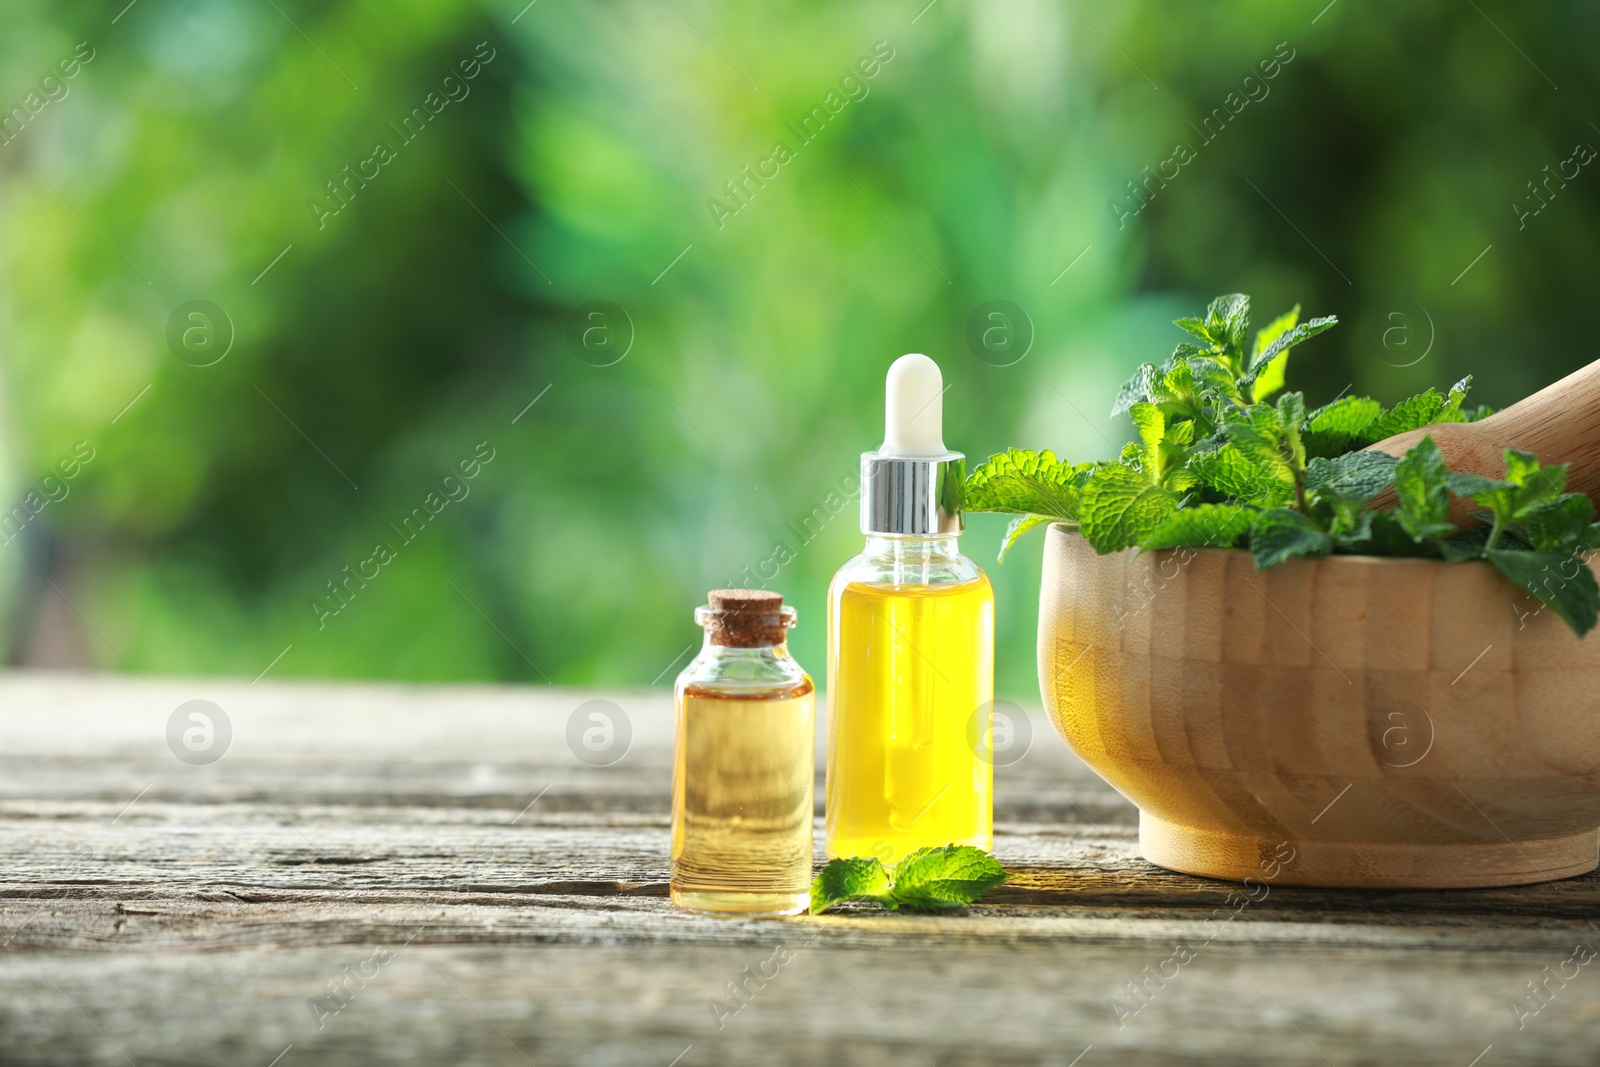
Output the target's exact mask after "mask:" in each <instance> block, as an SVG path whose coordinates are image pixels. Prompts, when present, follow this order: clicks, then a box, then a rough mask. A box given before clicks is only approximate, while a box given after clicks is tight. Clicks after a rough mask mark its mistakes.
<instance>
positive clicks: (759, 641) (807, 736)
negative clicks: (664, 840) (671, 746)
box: [672, 589, 816, 916]
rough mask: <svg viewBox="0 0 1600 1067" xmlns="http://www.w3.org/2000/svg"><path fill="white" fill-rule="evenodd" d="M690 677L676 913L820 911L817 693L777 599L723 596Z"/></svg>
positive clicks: (678, 815)
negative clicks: (815, 830) (814, 852)
mask: <svg viewBox="0 0 1600 1067" xmlns="http://www.w3.org/2000/svg"><path fill="white" fill-rule="evenodd" d="M707 601H708V603H707V605H706V606H705V607H700V608H696V609H695V613H694V617H695V622H697V623H699V624H700V625H701V626H702V627H704V628H705V644H704V645H703V646H702V647H701V649H700V655H698V656H696V657H695V659H694V660H693V661H692V662H690V664H689V665H688V666H687V667H685V668H684V670H683V673H682V674H680V675H678V681H677V685H676V687H675V696H676V706H677V739H676V745H675V759H674V766H673V781H672V902H673V903H674V904H676V905H678V906H679V907H680V908H686V909H688V910H690V911H698V912H704V913H707V914H714V915H745V916H751V915H796V914H799V913H800V912H803V911H805V910H806V908H807V907H808V906H809V904H810V890H811V823H812V804H813V788H814V781H815V775H816V755H815V753H816V733H815V731H816V688H815V687H814V686H813V685H812V684H811V679H810V677H808V676H807V675H806V672H805V671H803V670H801V669H800V665H799V664H798V663H796V662H795V661H794V660H793V659H792V658H790V656H789V650H788V646H787V643H786V640H787V636H786V635H787V631H788V629H789V628H790V627H791V626H793V625H794V622H795V611H794V609H793V608H790V607H785V606H784V605H783V598H782V597H780V596H779V595H778V594H777V593H771V592H766V591H763V590H746V589H714V590H712V591H711V593H710V594H709V595H708V596H707Z"/></svg>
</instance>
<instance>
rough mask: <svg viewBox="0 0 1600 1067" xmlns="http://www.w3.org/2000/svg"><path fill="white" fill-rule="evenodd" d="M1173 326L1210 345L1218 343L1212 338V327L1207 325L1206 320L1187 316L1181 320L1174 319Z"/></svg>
mask: <svg viewBox="0 0 1600 1067" xmlns="http://www.w3.org/2000/svg"><path fill="white" fill-rule="evenodd" d="M1172 325H1174V326H1176V327H1178V329H1180V330H1183V331H1184V332H1186V333H1189V334H1191V335H1193V336H1195V337H1198V338H1199V339H1200V340H1202V341H1205V342H1207V343H1208V344H1215V343H1217V342H1216V341H1215V340H1214V339H1213V338H1212V335H1211V327H1209V326H1207V325H1206V320H1205V319H1197V318H1194V317H1193V316H1189V315H1185V316H1184V317H1183V318H1181V319H1173V320H1172Z"/></svg>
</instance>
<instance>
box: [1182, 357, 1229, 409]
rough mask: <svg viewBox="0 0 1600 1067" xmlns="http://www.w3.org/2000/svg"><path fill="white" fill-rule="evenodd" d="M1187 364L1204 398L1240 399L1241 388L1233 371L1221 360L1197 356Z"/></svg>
mask: <svg viewBox="0 0 1600 1067" xmlns="http://www.w3.org/2000/svg"><path fill="white" fill-rule="evenodd" d="M1186 362H1187V363H1188V364H1189V372H1190V373H1191V374H1193V375H1194V380H1195V384H1196V385H1197V386H1198V387H1199V389H1200V395H1201V396H1202V397H1204V398H1206V399H1208V400H1213V401H1215V400H1232V399H1236V398H1237V397H1238V395H1239V387H1238V383H1237V382H1236V381H1235V380H1234V376H1233V371H1231V370H1229V369H1228V368H1227V367H1226V366H1225V365H1224V364H1223V363H1222V361H1221V360H1218V359H1213V358H1212V357H1211V356H1195V357H1193V358H1192V359H1189V360H1187V361H1186Z"/></svg>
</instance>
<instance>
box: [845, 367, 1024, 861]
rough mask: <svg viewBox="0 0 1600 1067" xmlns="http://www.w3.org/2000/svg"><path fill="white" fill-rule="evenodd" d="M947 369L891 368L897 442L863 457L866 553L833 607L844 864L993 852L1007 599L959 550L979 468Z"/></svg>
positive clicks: (889, 440)
mask: <svg viewBox="0 0 1600 1067" xmlns="http://www.w3.org/2000/svg"><path fill="white" fill-rule="evenodd" d="M944 393H945V389H944V386H943V381H942V376H941V375H940V373H939V368H938V365H937V364H935V363H934V362H933V361H932V360H931V359H929V358H928V357H927V356H922V355H908V356H902V357H901V358H900V359H898V360H896V361H895V363H894V365H893V366H892V367H890V368H889V375H888V381H887V383H886V386H885V390H884V395H885V404H884V416H885V417H884V423H885V432H884V443H883V446H882V447H881V448H879V449H878V450H877V451H876V452H868V453H865V454H864V455H862V457H861V532H862V533H864V534H866V535H867V545H866V549H865V551H863V552H862V553H861V554H860V555H858V556H856V557H855V558H854V559H852V560H851V561H850V562H848V563H846V564H845V565H844V566H843V567H842V568H840V570H839V573H838V574H837V575H835V576H834V580H833V586H832V589H831V590H830V592H829V597H828V710H829V715H828V779H827V839H826V848H827V852H828V855H829V856H832V857H851V856H876V857H877V858H878V859H880V860H882V861H883V862H885V863H895V862H898V861H899V860H900V859H902V858H904V857H905V855H906V854H907V853H909V852H912V851H914V850H916V849H918V848H922V847H924V846H933V847H937V846H941V845H949V844H963V845H974V846H976V847H978V848H982V849H985V850H987V849H989V848H990V847H991V846H992V845H993V844H994V762H993V759H992V757H991V755H990V751H989V744H990V742H991V731H992V728H993V708H994V593H993V591H992V590H991V589H990V587H989V579H988V578H986V577H985V576H984V574H983V571H982V570H980V569H979V568H978V565H977V564H976V563H974V562H972V560H970V559H968V558H966V557H965V556H963V555H962V554H961V552H960V549H959V548H958V547H957V544H956V535H957V534H959V533H960V532H961V484H962V480H963V475H964V473H965V459H964V457H963V456H962V455H961V453H959V452H951V451H950V450H948V449H947V448H945V446H944V436H943V409H942V403H943V397H944Z"/></svg>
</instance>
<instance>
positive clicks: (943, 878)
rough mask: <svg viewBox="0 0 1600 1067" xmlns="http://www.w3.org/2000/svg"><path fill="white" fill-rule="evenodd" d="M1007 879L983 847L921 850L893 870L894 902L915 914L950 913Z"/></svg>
mask: <svg viewBox="0 0 1600 1067" xmlns="http://www.w3.org/2000/svg"><path fill="white" fill-rule="evenodd" d="M1005 880H1006V872H1005V870H1004V868H1002V867H1001V866H1000V864H999V863H998V862H997V861H996V860H995V858H994V857H993V856H991V855H989V854H988V853H987V852H985V851H983V850H982V849H980V848H973V847H972V846H971V845H945V846H944V847H943V848H919V849H917V850H916V851H915V852H913V853H911V854H910V855H909V856H907V857H906V858H905V859H903V860H901V861H900V862H899V863H898V864H896V865H895V868H894V884H893V887H892V889H891V890H890V891H891V892H892V893H893V894H894V898H895V900H897V901H899V902H900V903H901V904H904V905H905V906H906V907H908V908H912V909H914V910H916V911H948V910H949V909H951V908H959V907H963V906H964V905H967V904H971V903H972V902H973V901H975V900H977V899H978V898H979V897H981V896H982V895H983V894H984V893H986V892H987V891H989V890H990V889H993V888H994V887H995V886H997V885H999V884H1000V883H1002V882H1004V881H1005Z"/></svg>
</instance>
